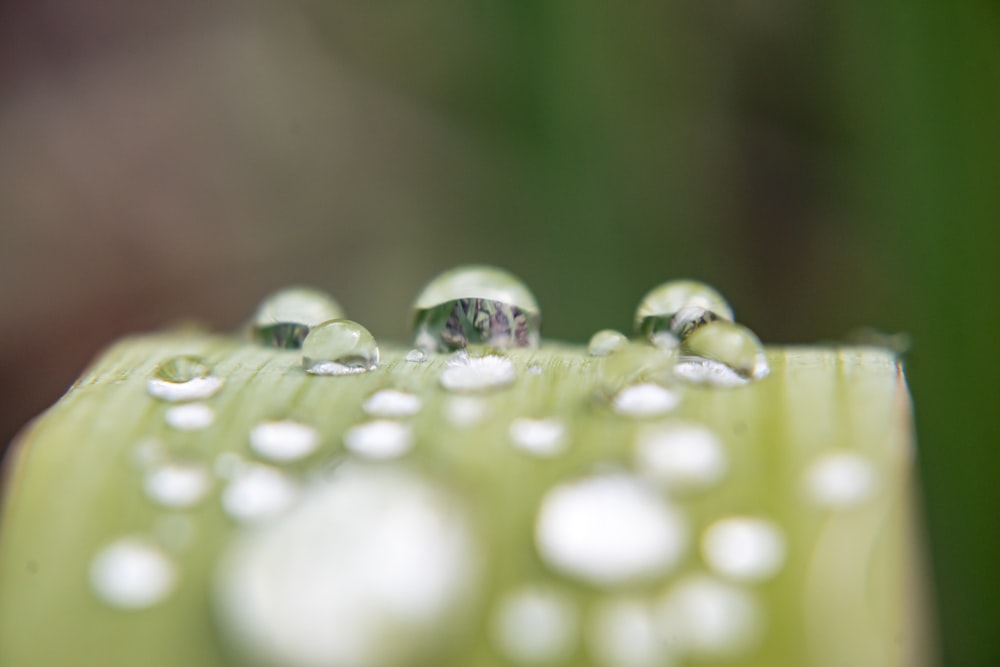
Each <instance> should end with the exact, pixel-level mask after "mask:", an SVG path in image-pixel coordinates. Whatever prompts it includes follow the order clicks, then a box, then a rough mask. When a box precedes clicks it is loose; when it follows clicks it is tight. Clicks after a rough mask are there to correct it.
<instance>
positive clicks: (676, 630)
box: [656, 575, 763, 657]
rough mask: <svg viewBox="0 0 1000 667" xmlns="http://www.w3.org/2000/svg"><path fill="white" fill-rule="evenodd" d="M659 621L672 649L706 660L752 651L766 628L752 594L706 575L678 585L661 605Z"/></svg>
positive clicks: (661, 630) (689, 578)
mask: <svg viewBox="0 0 1000 667" xmlns="http://www.w3.org/2000/svg"><path fill="white" fill-rule="evenodd" d="M656 620H657V625H658V627H659V629H660V635H661V636H662V637H664V638H666V640H667V643H668V645H670V646H672V647H674V648H676V649H678V650H679V651H682V652H684V653H687V654H690V655H695V656H704V657H731V656H733V655H735V654H737V653H739V652H741V651H744V650H746V649H748V648H750V647H752V646H753V645H754V644H755V643H756V642H757V640H758V638H759V636H760V634H761V630H762V626H763V619H762V615H761V611H760V606H759V604H758V603H757V600H756V599H755V598H754V597H753V596H752V595H751V594H750V593H749V592H747V591H745V590H743V589H742V588H738V587H736V586H732V585H730V584H726V583H723V582H721V581H718V580H716V579H713V578H711V577H708V576H705V575H690V576H688V577H687V578H685V579H682V580H681V581H678V582H677V583H676V584H674V586H673V587H672V588H671V589H670V590H669V591H668V592H667V594H666V595H665V596H664V597H663V598H662V599H661V600H659V601H658V602H657V605H656Z"/></svg>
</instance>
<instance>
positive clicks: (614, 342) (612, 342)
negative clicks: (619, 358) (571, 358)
mask: <svg viewBox="0 0 1000 667" xmlns="http://www.w3.org/2000/svg"><path fill="white" fill-rule="evenodd" d="M626 345H628V338H626V337H625V334H623V333H622V332H620V331H615V330H614V329H601V330H600V331H598V332H597V333H595V334H594V335H593V336H591V337H590V342H589V343H587V353H588V354H589V355H590V356H592V357H606V356H608V355H609V354H611V353H612V352H617V351H618V350H620V349H622V348H623V347H625V346H626Z"/></svg>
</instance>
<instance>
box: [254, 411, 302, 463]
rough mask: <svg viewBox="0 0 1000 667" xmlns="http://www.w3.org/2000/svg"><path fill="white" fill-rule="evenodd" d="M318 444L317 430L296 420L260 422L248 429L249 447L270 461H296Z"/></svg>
mask: <svg viewBox="0 0 1000 667" xmlns="http://www.w3.org/2000/svg"><path fill="white" fill-rule="evenodd" d="M318 445H319V431H317V430H316V429H315V428H313V427H312V426H309V425H308V424H302V423H299V422H296V421H290V420H282V421H267V422H261V423H260V424H257V425H256V426H254V427H253V429H252V430H251V431H250V449H252V450H253V451H255V452H256V453H257V454H258V455H260V456H261V457H263V458H265V459H269V460H271V461H296V460H298V459H301V458H303V457H306V456H309V455H310V454H312V453H313V452H314V451H316V447H317V446H318Z"/></svg>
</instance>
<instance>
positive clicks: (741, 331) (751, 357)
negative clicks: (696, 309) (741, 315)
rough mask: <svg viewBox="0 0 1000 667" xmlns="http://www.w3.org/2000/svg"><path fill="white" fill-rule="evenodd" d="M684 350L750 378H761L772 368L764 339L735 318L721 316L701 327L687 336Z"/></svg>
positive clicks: (682, 350)
mask: <svg viewBox="0 0 1000 667" xmlns="http://www.w3.org/2000/svg"><path fill="white" fill-rule="evenodd" d="M681 352H682V353H683V354H685V355H690V356H694V357H700V358H702V359H709V360H712V361H717V362H719V363H722V364H725V365H726V366H728V367H729V368H731V369H733V371H735V372H736V373H737V374H738V375H739V376H740V377H743V378H747V379H750V378H752V379H760V378H762V377H764V376H766V375H767V374H768V373H769V372H770V369H769V368H768V366H767V358H766V357H765V356H764V346H763V345H762V344H761V342H760V339H759V338H757V336H755V335H754V333H753V332H752V331H750V330H749V329H747V328H746V327H745V326H742V325H740V324H735V323H734V322H726V321H722V320H719V321H716V322H712V323H710V324H706V325H705V326H703V327H699V328H698V329H696V330H695V331H693V332H692V333H691V335H690V336H688V337H687V338H685V339H684V342H683V344H682V345H681ZM675 372H676V370H675Z"/></svg>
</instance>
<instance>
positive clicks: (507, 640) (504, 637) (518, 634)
mask: <svg viewBox="0 0 1000 667" xmlns="http://www.w3.org/2000/svg"><path fill="white" fill-rule="evenodd" d="M577 625H578V619H577V613H576V610H575V609H574V608H573V605H572V603H571V602H570V601H569V599H568V598H567V597H566V596H565V595H562V594H560V593H558V592H557V591H555V590H552V589H549V588H543V587H538V586H534V587H525V588H522V589H519V590H516V591H514V592H512V593H509V594H507V595H505V596H504V597H503V598H502V599H501V601H500V604H499V607H498V609H497V611H496V614H495V615H494V617H493V638H494V641H495V642H496V644H497V647H498V648H499V649H500V652H501V653H503V654H504V655H505V656H507V658H509V659H510V660H512V661H514V662H518V663H522V664H527V665H540V664H548V663H553V662H559V661H562V660H565V659H566V658H568V657H569V656H570V654H571V653H572V652H573V648H574V645H575V644H576V638H577V634H578V632H579V631H578V629H577Z"/></svg>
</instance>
